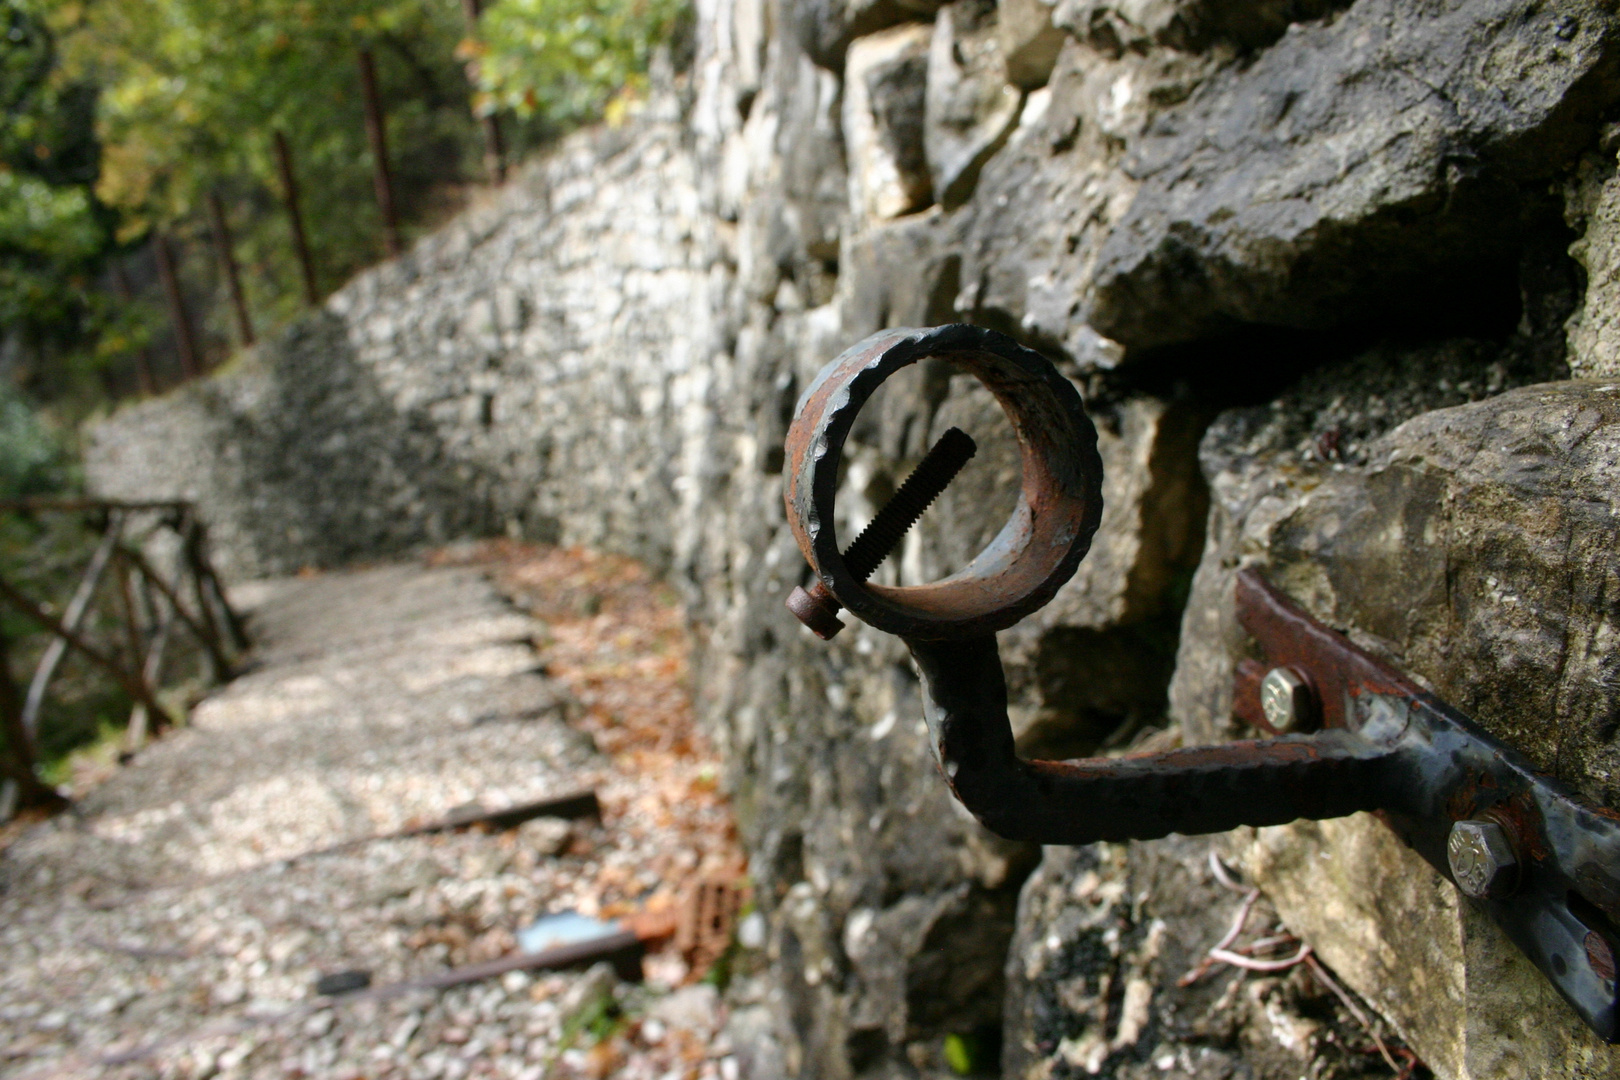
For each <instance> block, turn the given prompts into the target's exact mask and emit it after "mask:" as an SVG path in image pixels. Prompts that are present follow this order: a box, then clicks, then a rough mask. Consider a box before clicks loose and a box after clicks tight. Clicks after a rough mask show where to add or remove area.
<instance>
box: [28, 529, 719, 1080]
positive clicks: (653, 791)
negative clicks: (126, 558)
mask: <svg viewBox="0 0 1620 1080" xmlns="http://www.w3.org/2000/svg"><path fill="white" fill-rule="evenodd" d="M238 599H239V600H240V601H241V602H242V604H243V606H244V607H247V608H249V610H250V612H251V617H252V625H253V627H254V630H255V633H256V638H257V640H258V642H259V647H258V650H257V652H256V654H255V657H254V666H253V668H252V670H251V671H250V672H249V673H247V674H245V675H243V676H241V677H240V678H238V679H237V680H236V681H234V682H233V683H231V684H230V685H228V686H226V687H224V688H223V689H222V690H221V691H220V692H218V693H217V694H215V695H214V696H212V697H210V698H209V699H208V700H206V701H204V702H203V703H202V704H201V705H199V706H198V708H197V709H196V710H195V711H194V713H193V716H192V720H191V724H190V725H189V726H188V727H187V728H185V729H184V730H181V731H179V732H177V733H175V734H174V735H172V736H170V737H169V738H166V739H164V740H162V741H161V742H159V743H157V744H155V745H153V746H152V747H151V748H149V749H148V750H146V751H144V752H143V753H142V754H141V755H140V756H139V757H138V758H137V759H136V760H135V761H134V762H132V763H131V764H130V765H129V766H128V767H127V768H124V769H122V770H119V771H118V772H117V773H116V774H115V775H113V776H112V777H111V778H109V779H107V780H106V781H105V782H104V783H102V784H100V785H99V786H97V787H96V788H94V789H93V790H91V791H88V792H85V793H83V794H82V797H81V798H80V799H79V800H78V803H77V806H76V808H75V810H74V811H73V812H72V813H69V814H65V815H62V816H60V817H57V818H55V819H53V820H50V821H47V822H43V823H40V824H36V825H34V826H32V827H30V828H28V829H26V830H21V831H19V830H15V829H14V830H12V832H11V833H9V834H8V836H9V837H10V840H11V842H10V843H9V844H8V845H7V846H6V847H5V848H4V850H3V852H0V1075H3V1076H33V1075H64V1076H66V1075H71V1076H92V1075H102V1076H131V1077H133V1076H163V1077H210V1076H225V1077H236V1076H244V1077H245V1076H277V1077H289V1076H304V1077H360V1076H365V1077H371V1078H377V1077H396V1076H397V1077H418V1076H420V1077H461V1076H500V1077H528V1078H535V1080H537V1078H540V1077H543V1076H546V1077H553V1078H567V1077H580V1076H589V1077H595V1078H600V1077H604V1076H606V1075H608V1074H610V1073H611V1074H612V1075H614V1076H620V1077H627V1078H640V1077H646V1078H648V1080H651V1078H655V1077H657V1078H666V1077H667V1078H669V1080H676V1078H681V1080H691V1078H697V1077H703V1078H710V1077H712V1078H720V1080H735V1077H736V1075H737V1065H736V1059H735V1058H733V1057H732V1056H730V1048H729V1046H728V1043H727V1038H726V1036H725V1034H724V1032H723V1031H722V1028H723V1026H724V1023H725V1019H726V1017H725V1008H724V1007H723V1005H722V1004H721V1000H720V997H719V995H718V994H717V993H716V992H715V990H714V988H713V987H711V986H708V985H705V984H702V983H693V982H691V979H692V976H693V975H694V974H696V973H693V972H690V971H688V970H687V967H686V965H685V964H684V962H683V961H682V960H681V959H680V957H678V956H676V955H673V954H671V953H663V954H656V955H653V956H650V957H649V958H648V960H647V962H646V968H647V971H648V975H649V978H648V979H647V981H646V982H644V983H642V984H640V985H634V986H632V985H628V984H623V983H620V982H619V981H618V979H617V977H616V976H614V974H613V971H612V969H611V968H609V967H607V966H606V965H600V966H598V967H597V968H593V969H592V970H590V971H588V972H569V973H536V974H532V975H531V974H525V973H522V972H512V973H508V974H506V975H504V976H502V977H499V978H497V979H492V980H488V981H484V982H479V983H473V984H469V985H465V986H460V987H455V988H453V989H450V990H445V991H414V992H410V993H404V994H400V995H398V996H392V997H387V996H384V997H383V998H382V999H380V1000H379V999H378V997H377V996H376V991H377V989H378V988H380V987H385V986H386V985H387V984H390V983H395V982H399V981H401V980H407V979H414V978H421V977H424V976H428V975H433V974H435V973H439V972H443V971H444V970H446V969H447V968H449V967H452V966H459V965H463V964H468V963H474V962H478V961H482V960H488V959H493V958H495V957H498V956H502V955H504V954H507V953H509V952H511V951H512V950H513V949H514V948H515V947H516V944H515V937H514V935H515V933H516V931H517V930H519V929H520V928H522V927H523V926H524V925H526V924H527V923H528V922H530V921H532V920H533V919H534V918H535V917H537V916H539V915H541V914H543V913H546V912H550V911H558V910H563V909H568V908H573V909H575V910H578V911H581V912H583V913H585V914H589V915H597V916H601V917H614V916H618V915H623V914H629V913H631V912H635V911H642V910H650V911H654V912H656V911H660V910H669V909H671V908H672V907H674V905H675V904H676V903H677V901H678V897H679V896H680V894H681V892H682V890H683V889H684V888H685V887H686V886H687V885H688V884H690V883H691V882H692V881H694V880H696V879H697V878H698V877H699V876H701V875H715V874H729V875H733V876H740V874H741V867H742V863H741V857H740V855H739V854H738V851H737V848H736V844H735V840H734V833H733V829H732V824H731V819H730V812H729V809H728V807H727V806H726V805H725V802H724V800H723V799H722V797H721V796H720V795H719V793H718V791H717V790H716V782H715V781H716V778H717V776H718V765H717V762H715V760H714V759H713V758H712V756H710V755H709V753H708V751H707V750H706V748H705V747H704V746H703V744H702V742H701V740H700V739H699V738H698V737H697V736H696V734H695V732H694V731H693V730H692V719H691V710H690V703H689V701H688V699H687V691H686V685H685V678H686V647H685V636H684V629H683V624H682V622H681V619H680V615H679V612H678V610H677V609H676V608H675V606H674V605H673V603H671V602H670V600H669V598H668V597H667V596H666V595H664V594H663V593H662V592H660V590H659V589H658V587H657V586H655V585H654V584H653V583H652V582H651V581H650V579H649V578H648V577H647V575H646V574H645V573H644V572H643V571H642V570H641V569H640V568H639V567H637V566H636V565H635V564H633V563H629V562H627V561H624V560H615V559H609V558H606V557H600V556H592V555H589V554H587V553H583V552H578V551H557V550H550V549H529V548H519V547H515V546H510V545H496V546H485V547H477V548H468V549H462V550H458V551H454V552H446V553H441V554H440V556H439V557H438V558H437V559H435V560H430V564H429V565H426V566H423V565H396V566H386V567H379V568H376V569H370V570H364V571H357V572H351V573H341V574H328V575H322V576H313V577H307V578H298V579H292V580H285V581H277V582H266V583H258V584H256V585H254V586H253V587H251V588H244V589H242V590H240V595H239V597H238ZM514 600H515V601H517V603H516V605H514V603H513V602H512V601H514ZM581 788H594V789H595V790H596V791H597V793H598V795H599V796H600V798H601V800H602V803H603V807H604V820H603V821H602V822H596V821H591V820H587V821H576V822H561V821H557V820H555V819H541V820H537V821H533V822H529V823H527V824H525V825H523V826H520V827H519V828H516V829H512V830H508V831H506V832H500V833H486V832H480V831H477V830H467V831H462V832H454V833H439V834H430V835H419V836H413V837H409V838H402V839H388V840H375V841H372V842H369V843H361V844H358V845H356V846H353V847H350V848H347V849H344V850H341V851H336V852H329V853H324V854H313V855H306V856H305V857H300V858H293V856H300V855H304V853H307V852H311V851H313V850H315V849H319V848H324V847H327V846H329V845H331V844H334V843H338V842H341V841H345V840H354V839H361V838H365V837H368V836H373V835H375V834H379V833H385V832H389V831H392V830H396V829H400V828H403V827H408V826H410V825H414V824H420V823H423V822H428V821H432V820H437V819H438V818H441V817H443V816H444V815H446V814H447V813H448V812H449V811H451V810H453V809H457V808H460V807H463V806H466V805H467V804H469V803H478V804H481V805H483V806H486V807H499V806H503V805H508V804H512V803H518V802H527V801H531V800H535V799H539V798H544V797H547V796H553V795H562V794H566V793H569V792H572V791H575V790H578V789H581ZM344 972H365V973H367V974H368V975H369V976H370V984H371V987H372V990H371V991H370V992H368V993H362V994H359V995H356V1000H354V1001H351V1002H349V1003H345V1002H344V999H343V998H341V997H339V998H322V997H319V996H317V995H316V993H315V984H316V982H317V980H318V979H320V978H321V977H323V976H333V975H338V974H341V973H344ZM353 981H359V979H358V977H355V979H354V980H353ZM682 984H686V985H682Z"/></svg>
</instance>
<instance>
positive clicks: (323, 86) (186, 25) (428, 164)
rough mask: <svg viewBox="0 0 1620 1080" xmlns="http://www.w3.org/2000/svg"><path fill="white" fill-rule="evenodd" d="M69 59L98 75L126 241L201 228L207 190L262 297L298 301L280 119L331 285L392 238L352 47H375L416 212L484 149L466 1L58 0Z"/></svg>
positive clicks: (105, 181)
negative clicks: (164, 229) (476, 121)
mask: <svg viewBox="0 0 1620 1080" xmlns="http://www.w3.org/2000/svg"><path fill="white" fill-rule="evenodd" d="M57 16H58V20H59V25H60V28H61V31H62V34H63V38H64V42H65V46H64V53H65V55H66V63H65V65H64V69H65V71H66V72H68V73H69V74H70V77H75V78H83V79H86V80H89V81H91V82H93V83H95V84H96V85H98V86H100V87H102V97H101V102H100V109H99V133H100V137H101V140H102V143H103V145H104V147H105V152H104V161H103V166H102V172H101V177H100V181H99V185H98V188H97V190H98V192H99V194H100V196H101V197H102V199H104V200H105V201H106V202H107V203H108V204H109V205H111V206H113V207H115V208H117V209H118V210H119V211H120V213H121V220H122V227H121V236H122V237H123V238H126V239H128V238H133V237H136V236H138V235H140V234H141V233H143V232H144V231H145V230H146V229H147V228H148V227H150V226H151V225H153V224H168V223H176V222H177V223H182V229H181V231H182V232H184V231H185V227H186V226H187V225H189V227H190V228H191V230H192V231H193V232H195V233H196V234H197V236H198V237H199V238H200V237H201V236H202V235H203V234H202V223H201V219H200V208H201V206H202V200H203V198H204V195H205V193H206V192H207V191H208V190H209V189H217V190H221V191H222V192H223V193H224V194H225V196H226V201H227V203H228V204H230V205H231V208H232V210H233V211H234V213H233V218H234V223H235V225H236V231H237V233H238V236H237V239H238V240H239V242H240V244H241V248H242V250H241V251H240V252H239V255H240V257H241V258H242V261H243V263H244V270H245V273H246V278H247V282H248V285H249V289H250V294H251V295H252V297H253V300H254V301H255V305H254V306H255V307H257V308H260V309H261V310H262V309H265V308H269V309H270V311H269V312H267V314H271V315H272V316H276V315H280V316H285V315H288V314H290V313H291V312H293V311H294V310H296V308H297V307H298V304H299V299H298V298H299V295H300V290H299V288H298V285H297V282H298V278H297V268H296V265H295V264H294V263H293V262H292V254H291V249H290V247H289V244H288V241H287V231H286V229H287V226H286V223H285V221H284V219H283V218H282V215H281V210H280V204H279V199H280V192H281V184H280V180H279V176H278V173H277V170H276V160H275V157H274V150H273V142H272V138H273V133H274V132H275V131H277V130H280V131H282V132H284V133H285V135H286V137H287V141H288V143H289V144H290V145H291V147H292V149H293V153H294V157H295V163H296V168H297V173H298V179H299V184H300V187H301V195H302V202H303V211H304V215H305V221H306V224H307V227H308V231H309V236H310V243H311V247H312V248H313V250H314V256H315V261H316V265H317V268H318V273H319V276H320V279H321V282H322V284H323V286H324V287H326V288H331V287H335V286H336V285H337V284H338V283H340V282H341V281H342V280H343V279H344V278H345V277H347V276H348V275H349V274H351V273H352V272H353V271H354V270H356V269H358V268H359V267H361V266H363V265H365V264H367V263H369V262H371V261H373V260H374V259H375V258H376V256H377V254H378V251H379V237H380V228H381V227H380V222H379V220H378V211H377V209H376V204H375V202H374V200H373V197H372V186H371V184H372V181H371V169H372V163H371V155H370V150H369V147H368V145H367V142H366V136H365V127H364V114H363V105H362V98H361V94H360V83H359V73H358V67H357V55H358V51H359V50H360V49H361V48H368V49H370V50H371V52H372V54H373V56H374V58H375V61H376V65H377V70H378V77H379V82H380V88H381V96H382V99H383V105H384V108H385V110H386V113H387V123H388V133H389V142H390V146H389V150H390V158H391V159H392V161H391V164H392V166H393V170H394V174H395V181H396V190H397V193H398V196H399V201H400V203H401V205H402V208H403V210H404V212H405V216H406V218H407V220H410V219H412V218H415V219H421V218H423V217H424V216H430V215H431V211H432V199H433V197H434V195H435V192H436V189H438V188H441V187H442V186H443V185H445V184H447V183H455V182H456V181H458V180H461V179H463V178H464V176H465V175H466V173H467V170H468V167H469V166H474V165H475V163H476V160H477V157H476V152H477V142H476V139H477V135H476V132H475V130H474V127H473V124H472V118H471V116H470V114H469V101H468V95H469V88H468V85H467V81H466V76H465V73H464V71H463V70H462V66H461V64H460V62H459V61H457V59H456V58H455V55H454V53H455V47H456V44H457V43H458V42H459V41H460V40H461V38H462V36H463V35H464V31H465V28H464V24H463V22H462V15H461V11H460V8H459V6H458V5H457V4H456V3H454V2H453V0H433V2H429V3H421V2H420V0H91V2H89V3H85V4H82V5H80V4H76V3H59V4H58V7H57Z"/></svg>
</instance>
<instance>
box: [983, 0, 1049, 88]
mask: <svg viewBox="0 0 1620 1080" xmlns="http://www.w3.org/2000/svg"><path fill="white" fill-rule="evenodd" d="M996 29H997V31H998V32H999V33H1000V35H1001V55H1002V57H1003V59H1004V60H1005V62H1006V67H1007V81H1008V82H1010V83H1012V84H1013V85H1014V86H1017V87H1020V88H1022V89H1024V90H1038V89H1040V88H1041V87H1043V86H1045V85H1046V80H1047V79H1048V78H1050V77H1051V75H1052V65H1054V64H1056V63H1057V57H1058V51H1059V50H1061V49H1062V48H1063V42H1064V38H1065V35H1064V33H1063V31H1062V30H1061V29H1059V28H1058V27H1056V26H1053V25H1052V5H1051V4H1048V3H1047V2H1046V0H1002V2H1001V3H999V4H997V5H996Z"/></svg>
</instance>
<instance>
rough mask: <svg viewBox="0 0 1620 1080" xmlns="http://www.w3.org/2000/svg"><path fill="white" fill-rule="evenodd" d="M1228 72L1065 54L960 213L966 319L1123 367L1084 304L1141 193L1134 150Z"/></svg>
mask: <svg viewBox="0 0 1620 1080" xmlns="http://www.w3.org/2000/svg"><path fill="white" fill-rule="evenodd" d="M1218 66H1219V62H1218V61H1217V60H1215V59H1212V58H1210V57H1207V56H1202V55H1194V54H1185V53H1176V52H1168V51H1157V52H1150V53H1146V54H1143V53H1137V52H1131V51H1127V52H1124V53H1122V54H1121V55H1120V56H1117V57H1113V56H1109V55H1107V54H1104V53H1099V52H1096V51H1093V50H1092V49H1090V48H1087V47H1083V46H1080V45H1078V44H1076V43H1074V42H1070V43H1069V44H1068V45H1067V46H1065V47H1064V49H1063V51H1062V52H1061V53H1060V54H1059V57H1058V60H1057V64H1056V67H1055V68H1054V69H1053V72H1052V77H1051V79H1050V81H1049V83H1048V85H1047V86H1046V87H1044V88H1042V89H1040V90H1037V91H1034V92H1033V93H1031V94H1030V95H1029V99H1028V101H1027V103H1026V105H1025V108H1024V110H1023V112H1022V114H1021V116H1020V120H1019V123H1018V126H1017V127H1016V128H1015V129H1014V131H1013V132H1012V134H1011V135H1010V136H1009V137H1008V139H1007V143H1006V146H1005V147H1004V148H1003V149H1002V150H1001V151H1000V152H999V153H998V154H996V155H995V156H994V157H992V158H991V159H990V161H989V162H988V163H987V164H986V165H985V167H984V170H983V172H982V173H981V175H980V177H979V182H978V185H977V187H976V188H975V191H974V197H973V199H972V201H971V202H969V203H968V204H967V205H966V206H964V207H963V208H962V209H961V211H960V212H959V213H958V214H957V215H956V220H955V222H954V226H955V229H956V230H957V235H958V236H959V237H960V239H959V240H958V243H959V245H960V250H961V257H962V271H961V280H962V290H961V292H960V294H959V295H958V296H957V298H956V310H957V312H958V313H959V315H960V316H961V317H965V318H968V319H970V320H972V321H975V322H982V323H985V324H987V325H991V326H996V327H999V328H1001V329H1005V330H1008V331H1010V332H1012V333H1015V334H1018V335H1019V336H1021V337H1023V338H1024V339H1025V340H1028V341H1032V342H1034V343H1036V344H1038V345H1039V346H1040V347H1042V348H1044V349H1048V350H1051V351H1052V352H1053V353H1054V354H1056V355H1059V356H1063V357H1067V358H1070V359H1072V360H1075V361H1077V362H1079V363H1080V364H1081V365H1083V366H1084V367H1087V368H1092V369H1099V368H1100V369H1106V368H1109V367H1112V366H1114V365H1116V364H1117V363H1118V362H1119V360H1120V358H1121V357H1122V355H1123V350H1122V349H1120V347H1119V346H1118V345H1117V344H1116V343H1114V342H1112V341H1110V340H1108V339H1106V338H1105V337H1103V336H1101V335H1099V334H1098V333H1097V331H1096V330H1094V329H1093V328H1092V327H1090V326H1089V325H1087V324H1086V322H1085V321H1084V318H1083V317H1082V314H1081V307H1082V302H1083V299H1084V294H1085V290H1086V288H1087V287H1088V285H1089V282H1090V281H1091V278H1092V270H1093V266H1094V264H1095V260H1096V257H1097V253H1098V251H1099V250H1100V248H1101V245H1102V244H1103V242H1104V241H1105V240H1106V238H1107V237H1108V236H1109V234H1110V230H1111V229H1112V228H1113V225H1114V223H1115V222H1116V221H1118V220H1119V218H1120V217H1121V216H1122V215H1123V214H1124V213H1125V212H1126V210H1127V209H1128V208H1129V206H1130V205H1131V200H1132V198H1133V196H1134V195H1135V192H1136V187H1137V184H1136V181H1135V180H1133V179H1132V178H1131V177H1130V176H1128V175H1127V174H1126V173H1125V172H1123V171H1122V170H1121V169H1120V167H1119V164H1120V159H1121V156H1122V154H1123V153H1124V147H1125V146H1126V144H1127V142H1128V141H1129V140H1131V139H1134V138H1135V137H1137V136H1138V135H1139V134H1140V132H1141V131H1142V130H1143V129H1144V128H1145V127H1146V126H1147V125H1148V123H1149V122H1150V121H1151V120H1152V119H1153V117H1154V116H1155V115H1156V113H1157V111H1158V110H1159V108H1160V107H1161V106H1160V105H1159V104H1157V102H1158V101H1159V100H1161V99H1164V98H1167V97H1168V98H1169V99H1171V100H1180V99H1181V98H1184V97H1185V96H1186V95H1187V93H1188V92H1190V90H1191V89H1192V88H1193V87H1195V86H1197V85H1198V82H1199V81H1200V80H1201V79H1203V78H1204V77H1206V76H1207V75H1208V74H1209V73H1210V71H1211V70H1214V69H1215V68H1217V67H1218Z"/></svg>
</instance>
